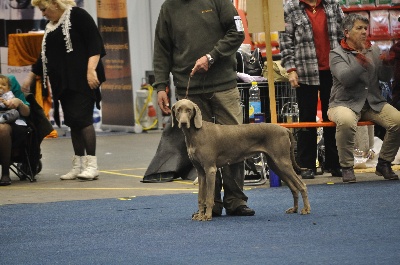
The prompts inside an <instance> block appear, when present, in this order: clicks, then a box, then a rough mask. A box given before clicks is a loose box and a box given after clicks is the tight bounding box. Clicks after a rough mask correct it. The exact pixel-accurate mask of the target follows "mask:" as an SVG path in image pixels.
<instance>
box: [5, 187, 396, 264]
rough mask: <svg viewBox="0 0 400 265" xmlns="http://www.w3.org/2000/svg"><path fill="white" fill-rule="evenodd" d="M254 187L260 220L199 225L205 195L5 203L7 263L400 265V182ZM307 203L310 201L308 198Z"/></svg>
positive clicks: (251, 195)
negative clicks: (295, 191) (296, 195)
mask: <svg viewBox="0 0 400 265" xmlns="http://www.w3.org/2000/svg"><path fill="white" fill-rule="evenodd" d="M308 189H309V199H310V203H311V214H310V215H305V216H302V215H299V214H292V215H289V214H285V213H284V212H285V210H286V209H287V208H289V207H291V206H292V198H291V193H290V191H289V189H288V188H287V187H279V188H271V189H254V190H250V191H247V192H246V194H247V195H248V197H249V206H250V207H252V208H254V209H255V210H256V215H255V216H253V217H232V216H225V215H223V216H222V217H219V218H214V219H213V220H212V221H210V222H197V221H192V220H191V214H192V213H193V212H195V211H196V204H197V195H196V194H183V195H165V196H149V197H137V198H132V199H131V200H120V199H106V200H90V201H72V202H57V203H44V204H20V205H3V206H0V264H7V265H9V264H41V265H43V264H171V265H178V264H185V265H186V264H202V265H204V264H206V265H208V264H210V265H217V264H223V265H226V264H238V265H239V264H240V265H246V264H252V265H253V264H340V265H343V264H399V260H400V207H399V197H400V196H399V191H400V181H375V182H363V183H357V184H347V185H346V184H335V185H315V186H309V187H308ZM301 205H302V201H301Z"/></svg>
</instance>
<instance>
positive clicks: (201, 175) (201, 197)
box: [192, 166, 207, 221]
mask: <svg viewBox="0 0 400 265" xmlns="http://www.w3.org/2000/svg"><path fill="white" fill-rule="evenodd" d="M195 168H196V171H197V180H198V182H199V194H198V198H197V204H198V209H199V210H198V211H197V213H195V214H193V216H192V220H196V221H203V219H204V216H205V208H206V196H207V187H206V173H205V172H204V170H203V168H201V167H197V166H195Z"/></svg>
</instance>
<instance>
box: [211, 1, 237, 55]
mask: <svg viewBox="0 0 400 265" xmlns="http://www.w3.org/2000/svg"><path fill="white" fill-rule="evenodd" d="M220 8H221V9H220V10H217V12H218V16H219V22H220V24H221V25H222V27H223V28H224V30H225V32H226V34H225V36H224V37H223V38H221V39H220V40H219V41H218V42H217V43H216V44H215V45H214V48H213V49H212V50H211V51H210V52H209V53H208V54H210V55H211V57H212V58H213V59H214V60H215V62H217V61H218V59H219V58H220V57H225V56H231V55H232V54H234V53H236V51H237V50H238V49H239V47H240V45H241V44H242V43H243V41H244V38H245V35H244V29H243V26H238V25H237V24H236V20H235V17H236V19H240V16H239V14H238V12H237V10H236V8H235V7H234V6H233V5H232V3H230V2H228V1H221V4H220ZM204 56H205V54H204ZM205 59H207V58H206V57H205ZM207 62H208V61H207Z"/></svg>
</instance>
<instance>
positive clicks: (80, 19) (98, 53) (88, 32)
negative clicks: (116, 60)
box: [71, 7, 106, 89]
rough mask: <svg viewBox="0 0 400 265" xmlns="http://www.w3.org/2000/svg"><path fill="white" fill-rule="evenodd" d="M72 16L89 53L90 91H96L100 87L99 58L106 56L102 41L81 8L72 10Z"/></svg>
mask: <svg viewBox="0 0 400 265" xmlns="http://www.w3.org/2000/svg"><path fill="white" fill-rule="evenodd" d="M73 15H74V20H75V21H76V22H77V26H76V27H77V28H76V30H77V32H79V34H80V36H81V39H82V41H83V42H84V43H85V45H86V49H87V51H88V53H89V59H88V65H87V80H88V84H89V86H90V88H91V89H96V88H98V87H99V86H100V81H99V79H98V76H97V72H96V69H97V65H98V64H99V61H100V58H101V57H103V56H104V55H105V54H106V52H105V49H104V43H103V39H102V37H101V35H100V32H99V30H98V27H97V25H96V23H95V22H94V20H93V18H92V17H91V16H90V14H89V13H87V12H86V11H85V10H84V9H82V8H78V7H76V8H74V9H73ZM71 16H72V14H71ZM71 20H72V19H71Z"/></svg>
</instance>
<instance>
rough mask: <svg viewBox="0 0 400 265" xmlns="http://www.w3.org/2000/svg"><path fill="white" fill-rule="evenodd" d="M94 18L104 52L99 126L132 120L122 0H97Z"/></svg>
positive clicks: (120, 124) (122, 124) (129, 124)
mask: <svg viewBox="0 0 400 265" xmlns="http://www.w3.org/2000/svg"><path fill="white" fill-rule="evenodd" d="M96 2H97V16H98V18H97V20H98V27H99V30H100V33H101V35H102V37H103V40H104V44H105V49H106V52H107V55H106V56H105V57H103V63H104V68H105V71H106V78H107V81H106V82H104V83H103V84H102V86H101V93H102V98H103V99H102V105H101V108H102V128H118V127H131V129H133V126H134V124H135V118H134V106H133V90H132V80H131V63H130V52H129V35H128V19H127V11H126V0H99V1H96Z"/></svg>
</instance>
